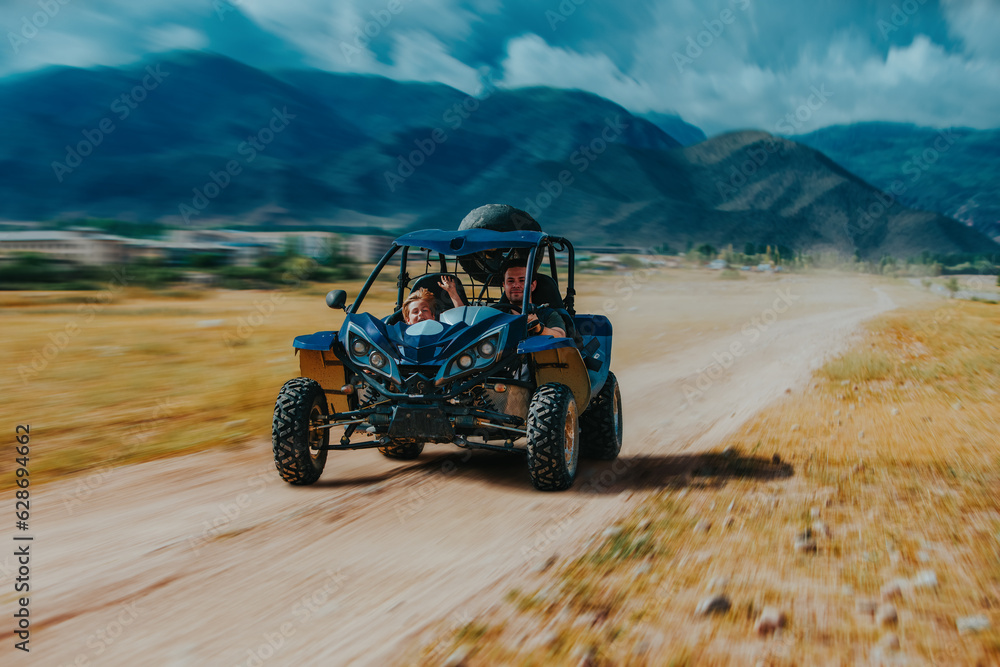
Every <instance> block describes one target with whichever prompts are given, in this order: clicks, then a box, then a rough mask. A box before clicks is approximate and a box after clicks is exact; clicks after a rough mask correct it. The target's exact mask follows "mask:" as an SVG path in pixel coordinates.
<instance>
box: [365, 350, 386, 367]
mask: <svg viewBox="0 0 1000 667" xmlns="http://www.w3.org/2000/svg"><path fill="white" fill-rule="evenodd" d="M368 361H369V362H370V363H371V365H372V366H374V367H375V368H385V364H386V358H385V355H384V354H382V353H381V352H372V354H371V356H370V357H368Z"/></svg>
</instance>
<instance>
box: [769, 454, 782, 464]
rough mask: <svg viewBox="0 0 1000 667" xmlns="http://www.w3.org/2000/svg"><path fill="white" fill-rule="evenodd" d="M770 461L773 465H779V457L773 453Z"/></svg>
mask: <svg viewBox="0 0 1000 667" xmlns="http://www.w3.org/2000/svg"><path fill="white" fill-rule="evenodd" d="M771 463H773V464H774V465H781V457H780V456H778V455H777V454H775V455H774V456H772V457H771Z"/></svg>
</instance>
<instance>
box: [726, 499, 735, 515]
mask: <svg viewBox="0 0 1000 667" xmlns="http://www.w3.org/2000/svg"><path fill="white" fill-rule="evenodd" d="M734 507H736V501H735V500H734V501H732V502H730V503H729V507H727V508H726V511H727V512H732V511H733V508H734Z"/></svg>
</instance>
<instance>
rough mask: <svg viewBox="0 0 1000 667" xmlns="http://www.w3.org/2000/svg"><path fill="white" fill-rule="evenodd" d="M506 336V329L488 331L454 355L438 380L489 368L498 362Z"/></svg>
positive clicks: (441, 380)
mask: <svg viewBox="0 0 1000 667" xmlns="http://www.w3.org/2000/svg"><path fill="white" fill-rule="evenodd" d="M505 337H506V330H505V329H500V330H497V329H494V330H493V331H488V332H487V333H486V334H485V335H483V337H482V338H480V339H479V340H478V341H476V342H475V343H474V344H473V345H472V346H471V347H467V348H465V349H464V350H462V351H461V352H459V353H458V354H456V355H455V356H453V357H452V358H451V360H450V361H448V363H446V364H445V365H444V367H443V368H442V369H441V372H440V373H439V374H438V378H437V382H438V383H441V382H446V381H447V380H449V379H451V378H453V377H455V376H459V375H466V374H468V373H470V372H472V371H475V370H481V369H485V368H489V367H490V366H492V365H493V364H494V363H496V362H497V360H498V358H499V356H500V349H501V348H502V347H503V342H504V338H505Z"/></svg>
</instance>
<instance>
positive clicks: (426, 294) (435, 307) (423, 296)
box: [403, 287, 441, 320]
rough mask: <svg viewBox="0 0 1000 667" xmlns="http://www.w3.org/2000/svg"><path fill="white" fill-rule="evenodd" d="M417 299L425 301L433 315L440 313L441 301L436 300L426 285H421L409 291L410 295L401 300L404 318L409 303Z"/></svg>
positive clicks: (404, 317)
mask: <svg viewBox="0 0 1000 667" xmlns="http://www.w3.org/2000/svg"><path fill="white" fill-rule="evenodd" d="M417 301H426V302H427V305H428V306H430V309H431V310H432V311H434V317H437V316H438V315H440V314H441V302H440V301H438V300H437V297H435V296H434V292H432V291H430V290H429V289H427V288H426V287H421V288H420V289H417V290H415V291H413V292H411V293H410V296H408V297H406V301H404V302H403V319H404V320H405V319H406V309H407V308H409V307H410V304H411V303H415V302H417Z"/></svg>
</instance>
